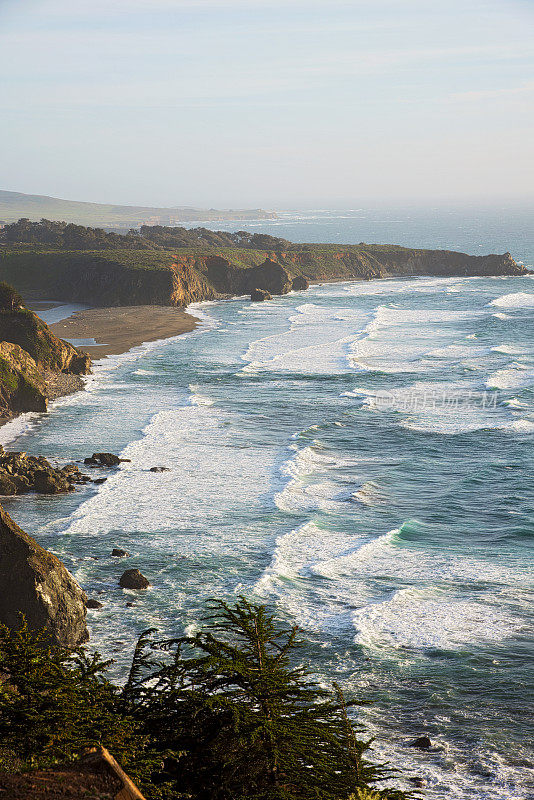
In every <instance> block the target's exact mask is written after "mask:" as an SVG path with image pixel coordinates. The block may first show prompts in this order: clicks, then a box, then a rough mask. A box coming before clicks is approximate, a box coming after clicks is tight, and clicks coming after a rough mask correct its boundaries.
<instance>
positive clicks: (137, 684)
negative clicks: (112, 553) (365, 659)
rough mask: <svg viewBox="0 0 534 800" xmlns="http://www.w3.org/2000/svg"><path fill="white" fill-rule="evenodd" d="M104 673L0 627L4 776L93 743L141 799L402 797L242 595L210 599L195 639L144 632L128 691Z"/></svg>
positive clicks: (269, 621)
mask: <svg viewBox="0 0 534 800" xmlns="http://www.w3.org/2000/svg"><path fill="white" fill-rule="evenodd" d="M109 665H110V662H106V661H104V660H102V658H101V657H100V656H99V655H97V654H94V655H89V654H88V653H87V652H86V651H85V650H83V649H77V650H74V651H69V650H67V649H65V648H61V647H58V646H52V645H50V643H49V641H48V639H46V638H43V636H42V635H41V634H39V633H35V632H32V631H30V630H29V629H28V626H27V625H26V624H25V623H24V622H22V624H21V625H19V626H18V627H17V628H16V629H13V628H10V629H8V628H6V627H0V670H1V672H2V674H3V675H4V680H3V682H2V684H1V685H0V769H1V770H2V771H4V772H6V771H11V772H24V771H28V770H32V769H43V768H47V767H51V766H53V765H57V764H65V763H68V762H69V761H73V760H75V759H76V758H77V757H78V756H79V754H80V752H81V751H82V750H83V749H84V748H86V747H92V746H98V745H102V746H104V747H106V748H108V749H109V750H110V751H111V752H112V754H113V755H114V756H115V757H116V758H117V760H119V762H120V763H121V765H122V766H123V768H124V769H125V770H126V771H127V772H128V774H129V775H130V777H132V778H133V779H134V780H135V781H136V782H137V784H138V786H139V788H140V789H141V791H142V792H143V793H144V794H145V796H146V797H147V799H148V800H179V798H190V800H245V799H246V800H312V799H313V800H349V798H357V799H361V800H363V799H364V798H367V799H368V800H371V798H372V799H373V800H375V799H376V800H386V799H387V800H401V798H406V797H407V795H406V794H405V793H403V792H402V791H400V790H398V789H394V788H380V786H382V785H383V784H384V781H387V785H388V786H389V785H390V784H391V781H392V777H393V773H392V771H391V770H390V769H389V768H388V767H387V766H384V765H376V764H373V763H372V762H371V761H370V760H369V759H368V756H367V753H368V750H369V748H370V745H371V743H370V742H369V741H366V740H365V738H362V737H364V732H363V731H361V730H360V729H359V728H358V726H355V724H354V723H353V721H352V720H351V715H350V713H349V710H350V708H351V707H352V706H353V705H354V703H353V701H346V700H345V698H344V696H343V693H342V691H341V689H340V688H339V687H333V689H332V690H330V691H327V690H326V689H324V688H322V687H319V686H318V685H317V684H316V683H315V682H314V681H313V679H312V677H311V676H310V674H309V673H308V671H307V670H306V668H305V667H304V666H303V665H302V663H301V659H300V658H299V640H298V631H297V629H296V628H294V627H287V626H285V625H284V624H283V623H281V622H280V621H278V620H277V619H275V617H274V616H273V615H272V614H270V613H268V612H267V610H266V609H265V607H263V606H261V605H254V604H252V603H250V602H248V601H247V600H246V599H245V598H239V599H238V600H237V601H236V602H235V603H234V604H227V603H225V602H222V601H212V602H211V604H210V606H209V609H208V612H207V614H206V617H205V619H204V620H203V622H202V624H201V625H200V627H199V628H198V630H197V632H195V633H191V634H185V635H183V636H179V637H177V638H175V639H171V640H165V641H161V640H159V639H158V638H157V636H156V632H155V631H146V632H145V633H144V634H143V635H142V636H141V638H140V639H139V641H138V644H137V646H136V648H135V652H134V655H133V661H132V666H131V669H130V673H129V677H128V679H127V681H126V683H125V684H124V685H123V686H119V685H117V684H116V683H114V682H113V681H112V680H111V679H110V677H109V672H108V668H109Z"/></svg>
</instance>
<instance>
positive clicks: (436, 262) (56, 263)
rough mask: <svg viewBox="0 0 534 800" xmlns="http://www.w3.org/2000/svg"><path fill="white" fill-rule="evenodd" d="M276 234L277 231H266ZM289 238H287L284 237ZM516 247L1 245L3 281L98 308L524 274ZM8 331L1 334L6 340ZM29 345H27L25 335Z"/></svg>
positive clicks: (43, 294) (179, 304)
mask: <svg viewBox="0 0 534 800" xmlns="http://www.w3.org/2000/svg"><path fill="white" fill-rule="evenodd" d="M266 238H267V239H271V238H272V237H266ZM281 241H282V240H281ZM527 272H528V270H526V269H525V267H523V266H521V265H519V264H516V262H515V261H514V260H513V258H512V257H511V255H510V254H509V253H505V254H504V255H488V256H471V255H466V254H465V253H457V252H453V251H446V250H416V249H410V248H405V247H397V246H393V245H372V244H364V243H361V244H359V245H347V246H340V247H337V246H334V245H321V244H313V245H305V244H303V245H299V244H291V242H284V247H283V248H282V247H280V248H279V249H274V250H271V249H260V248H259V247H258V248H256V249H247V248H245V247H234V248H229V247H221V248H215V247H209V246H202V247H198V248H192V247H183V248H179V249H178V250H173V251H166V250H163V249H161V248H160V249H152V250H138V251H136V250H133V251H132V250H122V251H120V250H118V251H114V252H112V253H107V254H106V255H102V254H101V253H95V252H87V251H85V252H82V251H73V252H65V251H58V252H57V253H54V252H50V251H47V252H40V251H38V250H32V249H31V248H30V249H24V248H22V246H21V247H19V248H18V249H17V247H14V248H13V249H12V250H9V249H8V248H4V249H3V250H0V279H2V278H4V279H6V280H8V281H10V282H11V283H13V284H14V285H15V286H16V287H17V288H18V289H19V290H21V291H27V290H28V289H33V290H37V291H39V292H40V294H41V296H45V297H49V298H58V297H59V298H61V299H63V300H67V301H72V302H83V303H89V304H91V305H96V306H118V305H147V304H148V305H177V306H186V305H188V304H189V303H191V302H196V301H199V300H211V299H213V298H215V297H217V296H220V295H241V294H250V293H251V291H252V290H253V289H263V290H266V291H268V292H270V293H271V294H285V293H286V292H288V291H290V289H291V287H292V282H293V280H294V279H295V278H298V279H299V280H298V281H297V283H296V284H295V286H300V285H304V282H303V280H302V279H306V280H312V281H328V280H340V279H341V280H343V279H345V280H372V279H375V278H385V277H391V276H395V275H439V276H447V275H450V276H460V275H477V276H483V275H524V274H526V273H527ZM299 281H300V283H299ZM1 336H2V334H1V333H0V338H1ZM17 343H19V344H21V346H22V347H24V349H26V347H25V344H23V343H22V341H20V342H19V341H18V340H17Z"/></svg>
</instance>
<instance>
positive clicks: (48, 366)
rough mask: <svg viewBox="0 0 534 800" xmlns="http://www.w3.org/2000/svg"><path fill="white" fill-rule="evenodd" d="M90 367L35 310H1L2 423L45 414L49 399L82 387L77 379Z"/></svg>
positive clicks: (0, 374)
mask: <svg viewBox="0 0 534 800" xmlns="http://www.w3.org/2000/svg"><path fill="white" fill-rule="evenodd" d="M90 365H91V360H90V358H89V356H87V355H86V354H85V353H80V352H79V351H78V350H77V349H76V348H75V347H73V346H72V345H70V344H68V343H67V342H64V341H63V340H61V339H58V338H57V337H56V336H54V334H53V333H52V331H51V330H50V328H49V327H48V325H46V324H45V323H44V322H43V321H42V319H40V318H39V317H38V316H37V315H36V314H34V313H33V312H32V311H29V310H28V309H26V308H23V307H19V308H16V309H11V308H10V309H2V310H0V420H1V419H2V418H4V419H5V418H8V417H10V416H12V415H13V414H18V413H21V412H24V411H46V409H47V404H48V399H49V398H51V397H56V396H58V394H62V393H65V390H69V389H70V390H74V389H76V388H81V385H82V382H81V380H80V379H79V378H78V377H77V376H79V375H85V374H87V373H88V372H89V371H90ZM59 384H62V386H61V387H60V388H59V390H58V385H59Z"/></svg>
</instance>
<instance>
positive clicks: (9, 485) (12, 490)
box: [0, 471, 18, 495]
mask: <svg viewBox="0 0 534 800" xmlns="http://www.w3.org/2000/svg"><path fill="white" fill-rule="evenodd" d="M2 494H3V495H12V494H18V488H17V485H16V483H15V481H14V480H13V478H12V476H11V475H9V474H8V473H7V472H3V471H2V472H0V495H2Z"/></svg>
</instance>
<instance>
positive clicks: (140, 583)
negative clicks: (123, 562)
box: [119, 569, 150, 589]
mask: <svg viewBox="0 0 534 800" xmlns="http://www.w3.org/2000/svg"><path fill="white" fill-rule="evenodd" d="M119 586H122V588H123V589H148V587H149V586H150V582H149V581H148V580H147V579H146V578H145V576H144V575H142V574H141V573H140V572H139V570H138V569H127V570H126V572H123V574H122V575H121V578H120V580H119Z"/></svg>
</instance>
